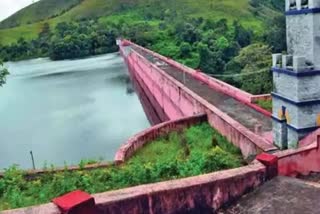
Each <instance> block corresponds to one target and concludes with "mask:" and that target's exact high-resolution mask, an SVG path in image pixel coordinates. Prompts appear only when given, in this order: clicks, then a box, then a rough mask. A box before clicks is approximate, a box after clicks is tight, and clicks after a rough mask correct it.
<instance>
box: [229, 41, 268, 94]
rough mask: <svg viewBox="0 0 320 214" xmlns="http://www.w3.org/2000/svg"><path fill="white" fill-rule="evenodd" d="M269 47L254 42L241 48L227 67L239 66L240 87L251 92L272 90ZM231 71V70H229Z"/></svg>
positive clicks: (237, 67)
mask: <svg viewBox="0 0 320 214" xmlns="http://www.w3.org/2000/svg"><path fill="white" fill-rule="evenodd" d="M271 53H272V51H271V48H270V47H268V46H267V45H264V44H260V43H256V44H252V45H249V46H248V47H245V48H243V49H242V50H241V51H240V53H239V55H238V56H237V57H235V58H234V59H233V60H232V61H231V62H230V63H228V66H227V68H235V69H239V67H240V68H241V74H242V76H241V80H240V81H241V88H242V89H243V90H245V91H248V92H250V93H253V94H264V93H270V92H271V90H272V75H271V72H270V68H271ZM230 72H231V73H232V71H230Z"/></svg>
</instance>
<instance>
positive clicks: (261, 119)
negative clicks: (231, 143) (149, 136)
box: [133, 46, 272, 132]
mask: <svg viewBox="0 0 320 214" xmlns="http://www.w3.org/2000/svg"><path fill="white" fill-rule="evenodd" d="M133 48H134V50H135V51H137V52H138V53H139V54H141V55H143V56H144V57H146V58H147V59H148V60H149V61H150V62H152V63H154V64H156V65H158V67H159V68H161V69H162V70H163V71H165V72H167V73H168V74H169V75H171V76H172V77H174V78H175V79H176V80H178V81H179V82H181V83H183V84H184V85H185V86H186V87H188V88H189V89H190V90H192V91H193V92H195V93H196V94H198V95H199V96H201V97H202V98H204V99H205V100H207V101H208V102H210V103H211V104H213V105H214V106H215V107H217V108H219V109H220V110H222V111H223V112H224V113H226V114H228V115H229V116H231V117H232V118H234V119H235V120H237V121H238V122H240V123H241V124H242V125H244V126H245V127H247V128H248V129H250V130H251V131H255V127H256V126H257V125H260V126H261V127H262V132H268V131H271V130H272V122H271V119H270V118H269V117H267V116H265V115H263V114H262V113H260V112H258V111H256V110H254V109H252V108H251V107H249V106H247V105H245V104H243V103H242V102H240V101H238V100H236V99H234V98H232V97H231V96H229V95H227V94H224V93H221V92H219V91H217V90H214V89H212V88H210V87H209V85H207V84H204V83H203V82H201V81H199V80H197V79H195V78H194V77H192V76H191V75H189V74H187V73H185V75H183V72H182V71H180V70H179V69H177V68H175V67H174V66H171V65H169V64H167V63H166V62H164V61H162V60H160V59H159V58H156V57H154V56H152V55H151V54H149V53H147V52H145V51H142V50H141V49H138V48H136V47H134V46H133Z"/></svg>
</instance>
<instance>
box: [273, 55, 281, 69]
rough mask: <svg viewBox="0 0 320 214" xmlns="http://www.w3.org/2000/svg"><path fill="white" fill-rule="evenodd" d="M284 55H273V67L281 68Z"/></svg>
mask: <svg viewBox="0 0 320 214" xmlns="http://www.w3.org/2000/svg"><path fill="white" fill-rule="evenodd" d="M281 59H282V54H272V66H273V67H281Z"/></svg>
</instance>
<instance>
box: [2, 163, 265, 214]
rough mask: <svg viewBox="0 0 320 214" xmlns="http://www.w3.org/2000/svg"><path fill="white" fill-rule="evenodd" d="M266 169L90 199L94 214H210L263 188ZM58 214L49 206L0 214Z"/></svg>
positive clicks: (222, 173)
mask: <svg viewBox="0 0 320 214" xmlns="http://www.w3.org/2000/svg"><path fill="white" fill-rule="evenodd" d="M265 179H266V167H265V166H264V165H263V164H261V163H260V162H258V161H254V162H253V163H252V164H250V165H248V166H245V167H241V168H237V169H231V170H226V171H220V172H215V173H211V174H206V175H200V176H196V177H190V178H185V179H179V180H172V181H166V182H161V183H154V184H148V185H142V186H136V187H132V188H127V189H122V190H117V191H112V192H106V193H101V194H95V195H93V197H94V199H95V202H96V210H97V211H96V213H95V214H102V213H117V214H128V213H130V214H140V213H150V214H152V213H186V212H192V211H193V212H197V213H209V212H210V213H213V212H215V211H217V210H218V209H219V208H221V207H222V206H223V205H225V204H229V203H231V202H233V201H235V200H236V199H238V198H239V197H241V196H242V195H244V194H246V193H248V192H250V191H252V190H253V189H255V188H257V187H258V186H260V185H262V184H263V183H264V182H265ZM26 213H28V214H39V213H41V214H42V213H44V214H60V211H59V209H58V208H57V207H56V206H55V205H54V204H52V203H49V204H44V205H40V206H35V207H29V208H23V209H17V210H10V211H3V212H2V214H26Z"/></svg>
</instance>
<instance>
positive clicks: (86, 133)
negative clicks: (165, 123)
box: [0, 54, 150, 169]
mask: <svg viewBox="0 0 320 214" xmlns="http://www.w3.org/2000/svg"><path fill="white" fill-rule="evenodd" d="M6 67H8V68H9V70H10V73H11V75H10V77H9V78H8V81H7V84H6V85H4V87H3V88H0V169H3V168H5V167H8V166H10V165H12V164H19V165H20V167H22V168H31V167H32V162H31V158H30V153H29V152H30V151H33V154H34V157H35V162H36V166H37V168H42V167H43V166H44V163H45V162H47V163H48V164H51V163H52V164H54V165H56V166H63V165H64V164H65V162H66V163H67V164H77V163H79V161H80V160H81V159H99V158H103V159H104V160H112V159H113V157H114V155H115V152H116V151H117V149H118V148H119V147H120V145H121V144H122V143H124V142H125V141H126V140H127V139H128V138H129V137H130V136H132V135H133V134H135V133H137V132H139V131H141V130H143V129H145V128H147V127H149V126H150V124H149V122H148V120H147V118H146V116H145V113H144V112H143V109H142V106H141V104H140V102H139V99H138V97H137V95H136V94H135V93H132V86H131V83H130V81H129V77H128V73H127V69H126V67H125V64H124V63H123V61H122V58H121V57H120V56H119V55H118V54H108V55H102V56H98V57H92V58H88V59H81V60H73V61H71V60H70V61H68V60H66V61H56V62H52V61H50V60H49V59H35V60H29V61H21V62H16V63H7V64H6Z"/></svg>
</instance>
